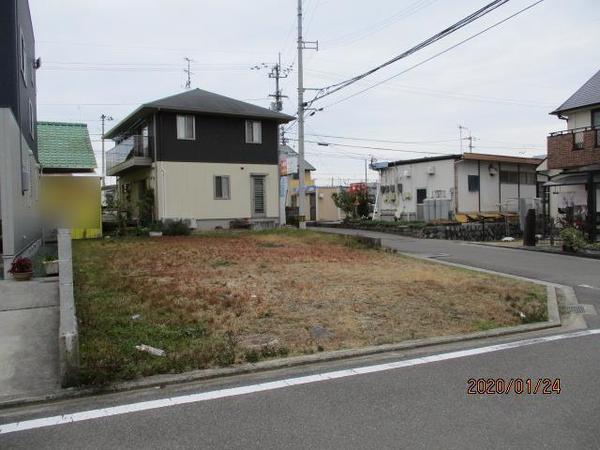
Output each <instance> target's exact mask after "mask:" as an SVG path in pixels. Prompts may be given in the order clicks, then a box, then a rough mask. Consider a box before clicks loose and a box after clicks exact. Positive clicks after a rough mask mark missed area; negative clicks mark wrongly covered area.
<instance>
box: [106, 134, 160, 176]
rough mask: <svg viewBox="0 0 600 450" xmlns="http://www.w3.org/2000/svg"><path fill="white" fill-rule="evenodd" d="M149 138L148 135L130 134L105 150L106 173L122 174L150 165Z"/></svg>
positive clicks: (150, 150) (112, 174)
mask: <svg viewBox="0 0 600 450" xmlns="http://www.w3.org/2000/svg"><path fill="white" fill-rule="evenodd" d="M151 155H152V148H151V140H149V139H148V136H138V135H136V136H130V137H128V138H127V139H124V140H123V141H121V142H120V143H118V144H117V145H116V146H115V147H113V148H112V149H110V150H109V151H108V152H106V175H108V176H110V177H114V176H120V175H123V174H125V173H127V172H129V171H131V170H134V169H136V168H140V167H150V166H151V165H152V157H151Z"/></svg>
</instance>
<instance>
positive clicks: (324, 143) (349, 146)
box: [290, 138, 454, 155]
mask: <svg viewBox="0 0 600 450" xmlns="http://www.w3.org/2000/svg"><path fill="white" fill-rule="evenodd" d="M290 140H291V141H298V139H293V138H290ZM304 142H307V143H310V144H317V145H321V146H336V147H348V148H363V149H367V150H385V151H390V152H401V153H420V154H424V155H453V154H454V153H447V152H444V153H442V152H429V151H422V150H409V149H400V148H390V147H374V146H367V145H352V144H340V143H338V142H322V141H310V140H305V141H304Z"/></svg>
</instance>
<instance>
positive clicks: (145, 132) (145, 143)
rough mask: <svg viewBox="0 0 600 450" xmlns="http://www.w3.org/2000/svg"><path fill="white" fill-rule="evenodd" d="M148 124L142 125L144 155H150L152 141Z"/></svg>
mask: <svg viewBox="0 0 600 450" xmlns="http://www.w3.org/2000/svg"><path fill="white" fill-rule="evenodd" d="M148 136H149V135H148V125H144V126H143V127H142V155H143V156H150V152H149V150H150V141H149V137H148Z"/></svg>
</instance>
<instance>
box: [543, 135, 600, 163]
mask: <svg viewBox="0 0 600 450" xmlns="http://www.w3.org/2000/svg"><path fill="white" fill-rule="evenodd" d="M597 163H600V127H598V126H595V127H594V126H592V127H582V128H574V129H570V130H563V131H556V132H554V133H550V135H549V136H548V168H550V169H562V168H568V167H577V166H584V165H590V164H597Z"/></svg>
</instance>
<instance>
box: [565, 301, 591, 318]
mask: <svg viewBox="0 0 600 450" xmlns="http://www.w3.org/2000/svg"><path fill="white" fill-rule="evenodd" d="M564 311H565V312H567V313H574V314H590V315H594V316H595V315H596V314H597V312H596V308H594V305H583V304H577V305H566V306H565V307H564Z"/></svg>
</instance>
